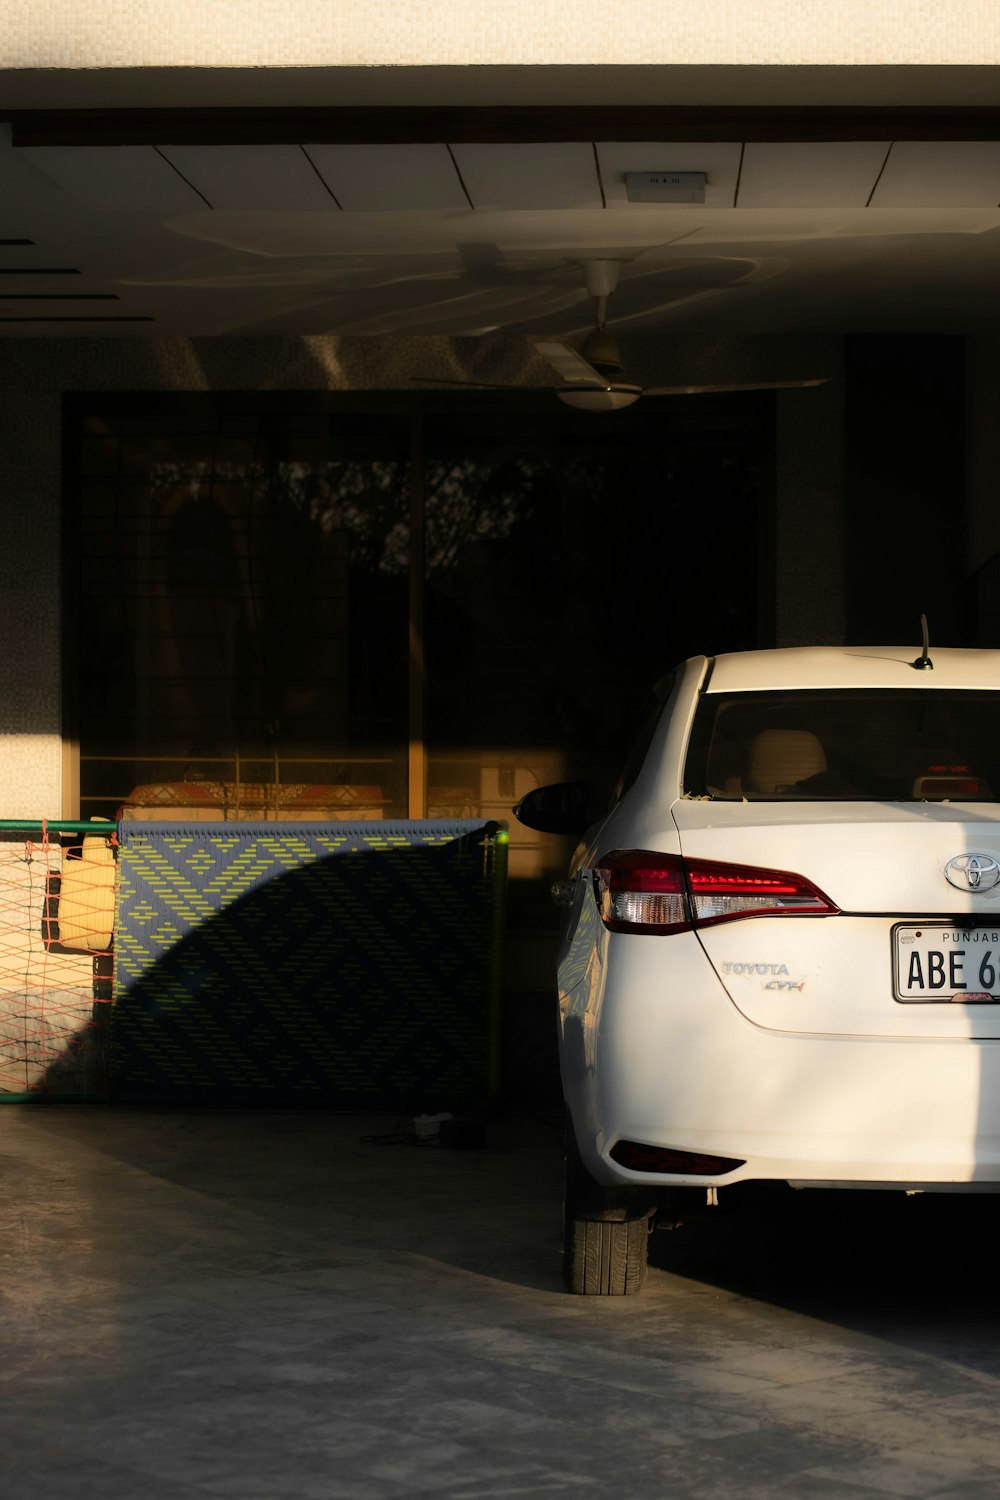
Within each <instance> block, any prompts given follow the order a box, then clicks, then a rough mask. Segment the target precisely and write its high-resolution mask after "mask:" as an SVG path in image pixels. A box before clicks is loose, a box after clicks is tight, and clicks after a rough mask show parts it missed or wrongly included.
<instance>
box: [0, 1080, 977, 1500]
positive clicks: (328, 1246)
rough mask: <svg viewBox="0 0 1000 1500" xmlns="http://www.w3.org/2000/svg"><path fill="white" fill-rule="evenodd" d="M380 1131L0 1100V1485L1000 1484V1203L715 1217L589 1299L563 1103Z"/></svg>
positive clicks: (126, 1490)
mask: <svg viewBox="0 0 1000 1500" xmlns="http://www.w3.org/2000/svg"><path fill="white" fill-rule="evenodd" d="M391 1123H392V1122H391V1121H383V1120H357V1119H354V1120H348V1119H343V1118H337V1117H330V1116H305V1115H288V1114H282V1115H274V1114H252V1115H236V1114H219V1115H217V1114H207V1113H201V1114H195V1113H191V1114H183V1113H177V1114H168V1113H164V1112H149V1113H145V1112H138V1111H127V1112H126V1111H121V1110H100V1109H92V1110H83V1109H70V1108H66V1107H63V1108H28V1107H25V1106H17V1105H7V1106H4V1107H2V1108H0V1180H2V1184H3V1192H2V1210H0V1212H2V1221H3V1225H2V1232H0V1253H2V1257H3V1273H2V1280H0V1288H2V1292H3V1299H4V1300H3V1314H2V1325H0V1337H2V1343H0V1379H2V1382H3V1394H2V1398H0V1492H2V1493H3V1494H6V1495H11V1496H13V1495H29V1494H33V1495H37V1496H39V1497H42V1500H61V1497H64V1496H65V1497H73V1500H90V1497H98V1496H99V1497H100V1500H182V1497H184V1500H190V1497H191V1496H216V1497H225V1496H233V1497H238V1500H257V1497H262V1500H283V1497H289V1500H299V1497H301V1500H313V1497H315V1500H338V1497H350V1500H369V1497H370V1500H382V1497H390V1496H391V1497H393V1500H398V1497H406V1496H423V1495H426V1496H443V1497H448V1500H464V1497H468V1500H472V1497H476V1500H479V1497H488V1496H511V1497H518V1500H521V1497H533V1496H564V1495H565V1496H569V1495H573V1496H575V1495H577V1494H578V1493H579V1494H584V1495H595V1496H597V1495H602V1496H603V1495H607V1494H618V1495H621V1496H623V1497H627V1500H645V1497H647V1496H648V1497H656V1500H662V1497H671V1500H673V1497H679V1500H682V1497H687V1496H692V1497H693V1496H697V1497H704V1500H712V1497H722V1496H725V1497H727V1500H728V1497H734V1496H738V1497H746V1500H757V1497H761V1500H763V1497H765V1496H767V1497H774V1496H789V1497H794V1500H834V1497H837V1500H864V1497H872V1500H874V1497H882V1500H884V1497H886V1496H895V1497H899V1496H919V1497H927V1500H930V1497H936V1496H940V1497H948V1500H963V1497H970V1500H971V1497H980V1496H982V1497H986V1496H989V1497H995V1496H996V1495H998V1494H1000V1278H998V1273H997V1269H996V1267H997V1261H998V1253H1000V1252H998V1247H1000V1232H998V1231H1000V1217H998V1215H997V1212H996V1209H995V1207H994V1205H992V1204H991V1203H984V1202H982V1201H979V1202H975V1203H972V1202H968V1201H962V1202H957V1203H951V1204H949V1205H944V1206H943V1207H942V1205H940V1204H932V1203H930V1202H929V1201H928V1200H919V1199H915V1200H902V1201H901V1202H900V1201H897V1202H896V1203H895V1204H894V1205H892V1206H888V1207H887V1206H886V1205H885V1204H884V1203H882V1202H876V1201H874V1200H867V1201H866V1202H865V1203H862V1204H861V1205H857V1204H855V1203H853V1202H848V1200H846V1199H843V1200H842V1201H836V1202H834V1201H833V1198H832V1196H831V1195H827V1196H826V1198H825V1199H824V1201H823V1203H822V1204H819V1205H817V1206H816V1207H812V1206H811V1205H810V1204H809V1203H803V1202H802V1200H801V1199H800V1198H798V1199H796V1202H795V1203H794V1204H793V1205H792V1208H791V1210H790V1211H789V1212H788V1213H786V1214H785V1215H783V1216H782V1218H781V1219H780V1220H769V1221H767V1222H766V1223H762V1222H760V1221H759V1220H756V1219H754V1218H753V1217H750V1216H741V1215H739V1214H737V1215H733V1216H729V1215H726V1216H723V1215H721V1214H720V1215H719V1217H718V1219H717V1221H716V1222H713V1223H705V1224H695V1225H692V1226H689V1227H686V1228H684V1229H681V1230H678V1231H675V1232H672V1233H658V1234H656V1235H654V1237H653V1241H652V1244H653V1252H652V1254H653V1261H654V1268H653V1270H652V1271H651V1273H650V1280H649V1284H648V1286H647V1289H646V1291H645V1292H644V1293H643V1295H642V1296H641V1297H639V1298H636V1299H627V1300H614V1301H612V1300H608V1301H601V1300H596V1301H595V1300H590V1299H583V1298H574V1297H571V1296H569V1295H568V1294H566V1293H564V1292H563V1291H562V1290H561V1289H560V1283H559V1278H558V1272H559V1248H560V1229H559V1208H558V1205H559V1191H560V1190H559V1175H560V1172H559V1159H560V1133H559V1130H558V1129H557V1128H556V1125H555V1119H554V1116H553V1120H552V1122H550V1123H545V1122H544V1121H542V1120H539V1119H532V1118H522V1119H510V1120H507V1121H503V1122H500V1123H499V1124H497V1125H496V1126H495V1127H494V1128H493V1130H492V1133H491V1140H490V1149H489V1150H488V1151H487V1152H485V1153H471V1152H453V1151H444V1150H439V1149H436V1148H427V1149H419V1150H418V1149H413V1148H409V1147H404V1146H393V1147H387V1146H377V1145H361V1144H359V1137H360V1136H361V1135H362V1133H364V1132H367V1131H372V1130H379V1129H386V1128H388V1127H389V1126H390V1125H391ZM841 1198H842V1195H836V1199H837V1200H841Z"/></svg>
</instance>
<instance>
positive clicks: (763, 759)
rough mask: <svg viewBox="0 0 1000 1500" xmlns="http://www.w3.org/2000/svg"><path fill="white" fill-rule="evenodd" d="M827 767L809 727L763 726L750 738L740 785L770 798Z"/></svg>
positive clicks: (822, 752)
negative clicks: (784, 727) (765, 727)
mask: <svg viewBox="0 0 1000 1500" xmlns="http://www.w3.org/2000/svg"><path fill="white" fill-rule="evenodd" d="M826 769H827V764H826V753H825V751H824V749H823V746H822V745H821V744H820V742H819V740H818V739H817V738H816V736H815V735H814V734H813V733H812V732H811V730H808V729H764V730H762V731H761V733H760V734H757V735H755V736H754V738H753V739H752V740H751V741H750V745H749V748H748V750H747V762H746V770H745V773H744V776H743V786H744V790H745V791H748V792H758V793H759V794H760V795H762V796H765V797H773V796H777V795H779V794H780V793H781V792H784V791H787V790H788V789H789V788H790V787H793V786H794V785H795V784H796V782H799V781H805V780H807V779H808V778H809V777H810V776H819V775H821V774H822V773H823V772H824V771H825V770H826Z"/></svg>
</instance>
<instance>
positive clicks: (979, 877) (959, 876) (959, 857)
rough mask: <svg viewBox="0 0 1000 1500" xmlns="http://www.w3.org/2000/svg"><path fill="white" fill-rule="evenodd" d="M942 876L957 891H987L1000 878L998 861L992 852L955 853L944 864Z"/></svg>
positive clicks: (999, 862)
mask: <svg viewBox="0 0 1000 1500" xmlns="http://www.w3.org/2000/svg"><path fill="white" fill-rule="evenodd" d="M944 878H945V880H947V882H948V884H949V885H953V886H954V887H955V889H956V890H957V891H972V892H974V893H978V892H980V891H989V890H992V888H993V887H994V886H995V885H996V883H997V881H998V880H1000V861H997V860H996V859H994V858H993V855H992V854H956V856H955V858H954V859H949V861H948V863H947V864H946V865H945V867H944Z"/></svg>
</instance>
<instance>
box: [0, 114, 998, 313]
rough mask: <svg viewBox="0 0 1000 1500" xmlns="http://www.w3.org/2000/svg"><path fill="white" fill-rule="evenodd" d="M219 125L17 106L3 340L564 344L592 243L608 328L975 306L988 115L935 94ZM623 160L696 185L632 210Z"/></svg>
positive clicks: (6, 181) (993, 150)
mask: <svg viewBox="0 0 1000 1500" xmlns="http://www.w3.org/2000/svg"><path fill="white" fill-rule="evenodd" d="M223 113H224V112H223V111H216V112H213V111H206V112H202V114H201V115H199V116H198V117H197V119H196V120H193V119H192V118H191V117H188V116H186V115H185V112H184V111H166V110H164V111H150V112H148V115H146V116H143V112H141V111H139V112H131V113H129V112H122V116H121V118H120V119H118V120H117V122H116V120H115V119H113V118H110V117H108V116H107V115H105V116H100V115H98V114H95V113H94V112H93V111H79V112H68V113H67V117H66V118H63V119H59V118H55V117H53V115H52V114H51V113H49V114H48V115H46V116H44V117H42V116H41V115H35V114H33V113H32V112H31V111H25V112H23V113H22V114H20V115H18V116H15V117H14V118H13V119H12V120H11V123H10V124H8V125H7V126H6V127H2V128H3V129H4V132H5V134H4V137H3V139H2V141H0V202H2V205H3V208H2V213H0V332H2V333H3V334H6V335H7V336H17V337H23V336H26V335H30V334H37V335H41V336H45V337H52V336H58V335H67V336H72V335H76V336H80V335H81V334H101V335H105V334H108V335H115V334H117V335H127V336H136V335H146V336H153V337H170V336H177V335H184V336H218V335H277V336H295V335H321V334H341V335H351V336H359V335H393V334H397V335H406V336H414V335H454V336H468V337H486V336H488V335H497V334H503V333H508V334H511V335H514V334H520V335H527V334H532V335H534V334H541V333H547V334H555V335H560V336H566V335H572V334H575V333H579V332H581V331H582V330H583V329H584V328H585V327H586V326H587V324H588V320H589V316H590V308H589V304H588V299H587V297H586V294H585V292H584V289H583V284H582V275H581V271H580V268H579V262H580V261H581V260H583V259H589V258H614V259H619V260H621V261H622V262H623V268H622V276H621V283H620V287H619V290H618V292H617V293H616V295H615V297H614V298H613V300H612V305H611V308H610V315H611V319H612V321H613V322H614V324H615V325H616V328H617V329H618V331H619V332H620V333H621V334H622V335H623V336H625V337H627V335H628V333H629V332H630V331H631V330H635V331H637V332H641V331H644V330H650V329H651V330H662V331H667V330H670V329H677V330H678V331H681V330H684V331H686V332H689V333H690V332H692V331H694V330H699V331H700V330H702V329H704V330H706V331H711V332H712V333H718V332H721V331H729V332H733V333H736V334H753V333H756V332H761V331H765V330H766V331H783V330H788V329H792V328H794V329H797V330H800V331H801V330H815V331H823V330H828V329H834V328H851V329H855V330H863V329H879V330H919V331H929V330H934V329H942V330H956V331H957V330H962V329H970V328H981V327H982V326H984V325H991V324H993V323H994V322H996V321H997V318H998V309H1000V295H998V293H1000V207H998V205H1000V126H998V125H997V122H995V121H993V119H992V113H993V112H992V111H988V112H986V113H987V115H989V118H986V115H984V113H983V112H982V111H981V112H980V113H979V114H978V115H973V114H972V112H971V111H970V112H969V114H968V115H967V116H963V114H962V112H961V111H955V110H952V111H951V112H950V113H949V115H948V119H947V121H945V122H943V123H942V126H941V128H940V129H939V130H937V132H935V125H934V121H933V119H932V118H930V117H929V116H928V115H927V113H926V112H924V113H923V114H922V115H921V114H918V112H915V111H914V112H911V117H910V118H907V117H906V112H905V111H904V112H900V111H891V110H890V111H885V112H883V113H882V115H881V116H880V115H879V113H878V112H877V111H871V110H869V111H867V112H866V114H865V118H864V120H863V121H861V120H859V119H850V118H846V117H845V115H844V112H843V111H841V112H840V114H839V115H837V113H836V112H829V111H828V112H827V113H826V115H825V116H824V117H823V120H822V122H821V127H820V126H817V128H812V125H809V126H808V128H805V127H803V125H802V124H801V121H803V120H806V121H808V111H799V112H798V120H799V122H800V123H799V127H798V129H799V135H800V137H808V136H811V137H812V138H798V139H796V138H795V131H796V121H795V120H786V121H785V123H784V124H783V126H782V127H781V128H780V129H779V128H775V125H774V122H773V117H774V115H775V114H776V112H775V111H771V112H770V117H768V112H766V111H757V112H756V114H754V113H753V112H746V111H744V113H743V117H742V118H741V119H738V118H735V117H726V118H723V115H724V112H718V111H717V112H716V115H715V117H714V118H713V117H709V116H708V115H707V114H705V113H704V112H703V114H702V115H701V117H699V112H698V111H695V110H688V111H687V112H686V113H685V114H684V120H683V121H682V122H680V123H679V122H678V118H677V112H675V114H674V117H673V123H672V125H670V122H669V121H668V122H666V123H665V124H664V125H663V127H662V129H660V128H658V121H657V117H656V112H655V111H649V110H647V111H645V112H644V113H642V114H641V115H635V116H633V117H632V118H631V119H627V120H626V124H627V127H628V128H627V129H621V130H619V131H617V132H616V133H615V134H612V133H611V132H614V131H615V122H616V121H619V122H620V121H622V120H623V118H625V116H626V115H627V112H623V111H622V110H617V111H614V112H612V111H609V110H605V111H603V112H602V111H591V112H590V113H589V115H588V114H587V112H585V111H577V112H576V115H575V117H574V115H573V112H571V111H563V112H562V114H561V116H560V119H559V122H558V128H553V125H552V116H551V113H550V115H549V116H548V119H549V123H548V125H545V124H544V121H543V120H542V119H541V117H539V120H538V121H537V122H535V123H534V125H533V123H532V121H531V119H529V118H527V115H528V114H530V112H526V111H515V112H513V113H516V114H517V115H518V120H517V123H516V128H511V129H510V130H508V131H507V132H506V133H507V135H508V137H509V138H506V139H503V138H499V139H498V138H497V137H498V135H499V136H502V135H503V134H504V131H503V129H502V127H498V126H497V123H496V122H497V118H498V115H502V114H503V111H495V110H494V111H491V112H488V117H489V119H490V120H491V121H492V122H493V123H492V125H491V126H489V128H487V127H486V126H485V125H482V127H481V128H479V129H477V128H475V127H474V124H472V125H470V121H472V122H474V121H475V119H476V118H477V112H476V111H475V110H466V111H465V112H464V114H462V113H461V112H456V111H451V112H447V111H437V112H436V113H435V112H432V111H426V110H425V111H423V114H422V116H421V119H422V124H421V125H420V128H414V123H413V120H412V119H411V120H410V123H409V125H408V126H407V127H406V128H405V129H404V128H403V127H402V126H399V127H398V128H397V129H396V131H395V133H396V134H397V135H398V136H399V137H400V138H398V139H386V138H385V137H386V135H387V134H392V129H390V127H389V126H388V125H387V124H386V116H385V112H384V111H383V112H380V111H369V112H368V114H369V117H370V118H371V119H375V118H376V117H379V116H381V124H380V125H379V126H378V128H376V129H372V130H370V131H369V132H368V139H365V131H364V129H363V128H362V126H360V125H359V124H358V122H357V119H355V121H354V123H353V124H349V123H348V122H347V121H346V120H345V119H344V118H341V119H340V121H339V123H337V111H336V110H333V111H328V112H324V111H322V110H313V111H303V112H301V113H300V114H299V115H298V117H296V112H295V111H287V110H286V111H277V112H272V113H271V114H270V115H269V116H268V115H267V113H266V112H258V113H257V114H256V115H255V116H254V120H253V122H251V123H249V124H248V123H247V121H246V120H244V122H243V125H242V126H241V127H240V129H234V128H232V126H231V125H230V128H228V129H223V128H222V127H221V126H220V124H219V120H218V119H217V118H215V116H221V115H222V114H223ZM346 113H347V114H353V115H354V116H359V115H361V116H363V115H364V114H365V113H366V112H365V111H353V112H351V111H348V112H346ZM408 113H409V114H411V115H416V114H419V113H420V112H419V111H418V112H407V111H397V112H396V114H397V115H405V114H408ZM682 113H684V112H682ZM112 114H114V112H112ZM229 114H230V119H233V118H236V116H238V115H239V112H238V111H237V112H235V114H234V113H233V112H229ZM449 115H450V117H449V118H445V116H449ZM71 116H72V118H71ZM81 117H82V120H83V123H82V124H81ZM210 117H211V118H210ZM486 117H487V112H485V111H483V112H482V118H483V119H484V120H485V119H486ZM699 118H700V119H701V122H702V124H703V125H704V126H705V133H703V134H702V136H701V137H700V138H699V134H698V124H699ZM769 118H770V123H769ZM137 119H141V121H142V124H141V128H140V127H139V126H137V124H136V120H137ZM268 119H269V120H270V121H271V122H272V126H273V128H271V129H270V135H271V137H272V138H270V139H268V133H269V127H268V124H267V120H268ZM463 121H464V124H463ZM643 121H645V122H646V127H647V128H646V133H645V135H644V134H643V131H642V128H641V127H642V124H643ZM331 122H334V123H333V124H331ZM815 123H816V122H815V121H814V122H813V124H815ZM668 125H669V127H670V128H669V129H668V128H667V126H668ZM574 126H575V128H574ZM917 127H919V128H917ZM654 132H656V133H654ZM532 134H534V135H536V136H538V137H542V138H535V139H532V138H531V137H532ZM616 135H617V136H618V137H620V136H622V135H629V136H631V137H632V138H630V139H622V138H616ZM992 136H995V137H996V138H990V137H992ZM234 137H235V138H234ZM921 137H922V138H921ZM963 137H964V138H963ZM984 137H985V138H984ZM647 169H648V170H657V171H699V172H705V173H707V179H708V187H707V193H706V200H705V203H704V204H703V205H701V204H677V205H653V204H648V203H630V202H629V201H628V200H627V197H626V192H625V182H624V175H625V173H626V171H643V170H647Z"/></svg>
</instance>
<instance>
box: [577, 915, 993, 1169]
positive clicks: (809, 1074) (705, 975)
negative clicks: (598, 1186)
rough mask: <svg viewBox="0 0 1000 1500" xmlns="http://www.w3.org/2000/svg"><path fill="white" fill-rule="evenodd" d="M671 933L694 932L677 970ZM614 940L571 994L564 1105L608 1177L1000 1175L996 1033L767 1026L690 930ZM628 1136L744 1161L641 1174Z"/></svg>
mask: <svg viewBox="0 0 1000 1500" xmlns="http://www.w3.org/2000/svg"><path fill="white" fill-rule="evenodd" d="M664 942H670V943H671V944H672V945H681V944H682V945H684V946H683V949H682V948H681V947H680V946H675V947H674V951H673V953H672V955H671V963H670V969H669V983H666V982H665V981H664V979H663V977H662V975H663V970H664V965H663V962H662V947H661V945H662V944H663V943H664ZM613 943H614V946H613V948H612V946H611V945H610V944H607V943H606V942H605V944H604V945H602V946H603V952H602V961H601V962H600V963H598V964H595V965H593V966H591V971H590V973H591V978H590V981H589V984H585V985H584V986H582V987H580V988H579V989H578V990H576V991H574V992H573V993H572V994H570V995H564V996H563V1015H562V1023H563V1076H564V1085H565V1090H566V1097H567V1103H568V1104H569V1108H570V1113H571V1116H572V1118H573V1122H574V1128H575V1132H576V1136H577V1141H578V1144H579V1148H580V1154H581V1157H582V1159H583V1162H584V1165H585V1166H586V1167H587V1169H588V1171H589V1172H590V1174H591V1175H592V1176H593V1177H594V1178H595V1179H596V1180H597V1181H598V1182H600V1183H603V1184H606V1185H608V1186H611V1185H615V1186H622V1187H624V1186H641V1185H646V1186H650V1185H655V1186H671V1185H674V1186H681V1185H690V1186H693V1185H700V1184H704V1185H706V1186H715V1187H721V1186H727V1185H729V1184H731V1183H736V1182H742V1181H752V1180H780V1181H786V1182H792V1183H795V1184H809V1185H811V1186H812V1185H820V1184H823V1185H831V1186H834V1185H836V1186H845V1187H846V1186H858V1187H861V1186H870V1187H876V1186H878V1187H885V1186H894V1187H908V1186H912V1187H914V1188H917V1187H920V1188H924V1189H928V1188H931V1189H933V1188H937V1187H940V1188H948V1189H951V1190H953V1191H955V1190H959V1191H960V1190H969V1189H972V1190H977V1189H979V1190H982V1189H986V1190H988V1189H989V1187H990V1185H993V1184H995V1185H996V1186H997V1187H998V1188H1000V1042H998V1041H977V1040H972V1039H970V1038H956V1039H949V1040H937V1039H935V1040H904V1039H901V1038H898V1037H892V1038H886V1037H836V1036H817V1035H815V1034H812V1035H803V1034H796V1033H790V1032H776V1031H769V1030H767V1029H765V1028H763V1027H760V1026H758V1025H755V1024H754V1023H752V1022H750V1021H748V1020H747V1019H746V1018H745V1017H744V1016H743V1015H742V1014H741V1013H740V1012H739V1011H738V1010H737V1008H736V1007H735V1006H734V1005H733V1003H732V1002H731V1000H730V999H729V998H728V996H727V995H726V993H725V991H724V990H723V989H722V986H721V985H720V984H719V982H718V980H717V979H716V977H715V975H714V974H713V973H712V971H711V969H710V967H709V965H708V964H707V962H706V960H705V957H704V954H703V953H702V952H701V949H700V947H699V945H698V943H697V939H696V938H694V936H693V935H687V934H685V935H679V936H677V937H672V938H668V939H661V938H655V937H654V938H644V937H641V936H639V937H633V936H628V937H626V938H625V939H624V941H619V940H617V939H613ZM658 948H659V950H660V951H659V952H657V949H658ZM621 1140H630V1141H636V1142H639V1143H642V1144H644V1145H653V1146H662V1147H668V1148H673V1149H675V1150H684V1151H693V1152H701V1153H705V1154H707V1155H711V1156H722V1157H729V1158H732V1159H736V1160H739V1161H741V1162H743V1164H744V1165H742V1166H741V1167H739V1168H737V1169H735V1170H733V1171H731V1172H728V1173H725V1174H722V1175H712V1176H705V1175H695V1174H688V1173H686V1174H660V1173H651V1172H645V1171H644V1172H636V1171H630V1170H628V1169H626V1168H624V1167H622V1166H620V1165H619V1164H618V1163H617V1162H615V1161H613V1160H612V1159H611V1154H610V1153H611V1151H612V1150H613V1149H614V1147H615V1145H616V1144H617V1143H618V1142H619V1141H621Z"/></svg>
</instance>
